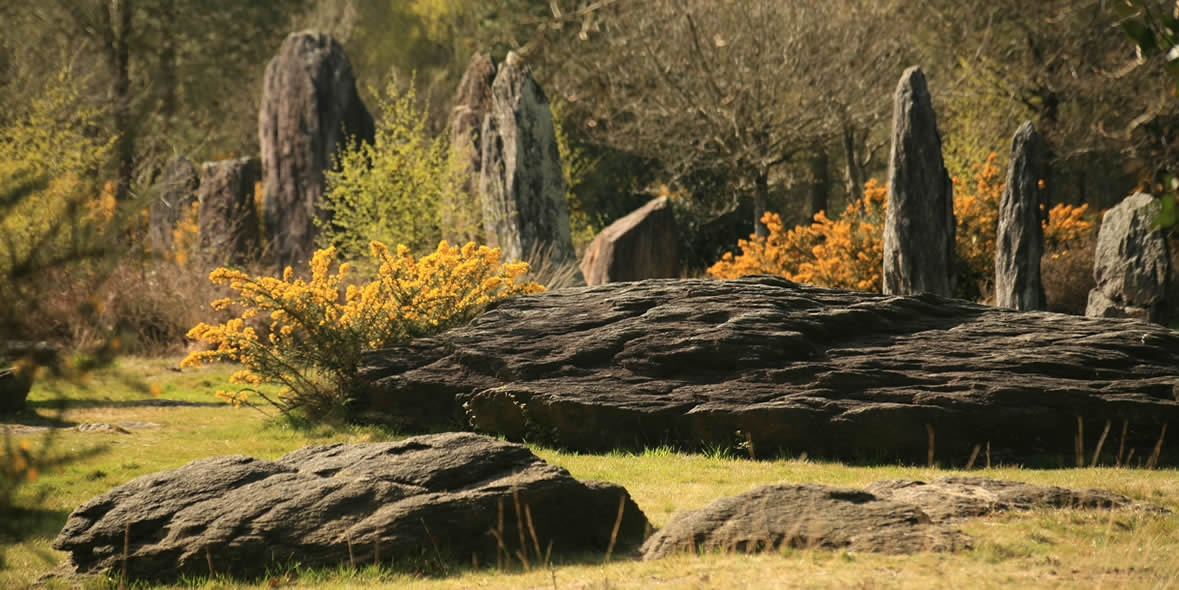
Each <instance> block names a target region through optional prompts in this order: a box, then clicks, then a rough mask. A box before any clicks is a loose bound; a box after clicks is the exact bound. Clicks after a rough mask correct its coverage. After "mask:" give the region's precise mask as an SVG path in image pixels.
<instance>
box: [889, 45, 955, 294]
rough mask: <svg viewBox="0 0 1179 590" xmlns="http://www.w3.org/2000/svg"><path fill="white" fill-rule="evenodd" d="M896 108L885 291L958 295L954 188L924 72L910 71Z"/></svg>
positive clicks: (899, 86)
mask: <svg viewBox="0 0 1179 590" xmlns="http://www.w3.org/2000/svg"><path fill="white" fill-rule="evenodd" d="M894 101H895V102H894V106H893V123H892V125H893V128H892V157H891V159H890V161H889V164H888V214H887V216H886V219H885V225H884V292H885V294H889V295H915V294H917V293H934V294H936V295H945V296H951V295H953V294H954V201H953V195H952V191H953V187H952V185H951V183H950V176H949V174H947V173H946V166H945V164H944V162H943V160H942V140H941V136H940V135H939V134H938V130H937V116H936V114H935V113H934V111H933V103H932V101H931V100H930V96H929V89H928V87H927V86H926V83H925V75H924V74H922V73H921V69H920V68H916V67H912V68H909V69H907V70H905V73H904V74H903V75H902V76H901V81H900V83H899V84H897V90H896V96H895V98H894Z"/></svg>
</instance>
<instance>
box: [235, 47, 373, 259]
mask: <svg viewBox="0 0 1179 590" xmlns="http://www.w3.org/2000/svg"><path fill="white" fill-rule="evenodd" d="M374 133H375V126H374V124H373V118H372V115H370V114H369V112H368V109H367V108H365V106H364V103H363V102H362V101H361V100H360V95H359V94H357V92H356V81H355V79H354V78H353V75H352V65H351V64H350V63H349V61H348V56H347V55H345V54H344V49H343V48H342V47H340V44H339V43H337V42H336V40H335V39H333V38H332V37H331V36H329V35H326V34H323V33H317V32H312V31H304V32H300V33H292V34H290V35H289V36H287V38H286V40H285V41H283V44H282V47H281V48H280V49H279V51H278V55H276V56H275V57H274V59H272V60H271V61H270V64H269V65H267V66H266V77H265V80H264V81H263V85H262V109H261V113H260V114H259V117H258V140H259V143H260V144H261V147H262V168H263V170H264V172H265V180H264V189H263V190H264V194H265V202H264V215H265V218H266V228H267V232H268V233H269V235H270V238H271V239H272V240H273V248H274V253H275V256H276V257H277V262H278V263H279V264H280V265H290V264H294V263H297V262H300V261H305V260H307V259H309V258H310V257H311V253H312V251H313V248H314V240H315V223H314V219H315V218H316V217H317V216H321V215H323V212H322V211H321V210H320V208H319V201H320V198H321V197H322V195H323V192H324V171H325V170H328V169H329V168H330V167H331V166H332V156H333V155H334V154H335V153H336V150H337V149H339V148H340V147H341V146H342V145H343V144H344V142H345V141H346V140H347V139H348V138H349V137H355V138H357V139H359V140H361V141H368V142H371V141H372V140H373V135H374Z"/></svg>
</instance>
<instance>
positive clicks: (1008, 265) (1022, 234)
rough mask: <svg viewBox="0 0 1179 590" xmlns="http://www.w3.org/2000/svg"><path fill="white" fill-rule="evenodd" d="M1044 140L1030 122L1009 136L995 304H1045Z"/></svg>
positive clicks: (1027, 306) (997, 243) (1029, 307)
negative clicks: (1042, 265)
mask: <svg viewBox="0 0 1179 590" xmlns="http://www.w3.org/2000/svg"><path fill="white" fill-rule="evenodd" d="M1046 151H1047V150H1046V148H1045V146H1044V139H1043V138H1042V137H1040V134H1039V133H1038V132H1037V131H1036V128H1035V126H1033V125H1032V122H1031V121H1026V122H1024V124H1023V125H1021V126H1020V127H1019V130H1018V131H1016V132H1015V137H1014V138H1012V140H1011V164H1010V167H1009V168H1008V170H1007V184H1006V186H1005V187H1004V189H1003V197H1002V199H1001V200H1000V202H999V230H998V235H997V236H996V238H995V305H996V306H998V307H1009V308H1012V309H1019V310H1025V311H1026V310H1035V309H1044V308H1045V307H1046V306H1047V302H1046V301H1045V300H1044V286H1043V284H1042V283H1041V282H1040V257H1041V256H1043V255H1044V228H1043V226H1042V225H1041V219H1042V218H1043V217H1042V213H1041V210H1040V206H1041V205H1042V204H1043V203H1044V200H1043V199H1042V198H1041V193H1040V181H1042V180H1043V179H1044V178H1045V164H1044V160H1045V158H1044V156H1045V153H1046Z"/></svg>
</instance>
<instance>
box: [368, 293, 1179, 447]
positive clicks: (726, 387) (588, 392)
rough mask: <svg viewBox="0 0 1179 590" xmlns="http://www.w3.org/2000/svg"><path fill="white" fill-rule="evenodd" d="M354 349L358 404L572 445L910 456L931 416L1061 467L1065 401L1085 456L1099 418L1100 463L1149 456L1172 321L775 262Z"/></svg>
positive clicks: (1171, 350)
mask: <svg viewBox="0 0 1179 590" xmlns="http://www.w3.org/2000/svg"><path fill="white" fill-rule="evenodd" d="M366 361H367V366H366V367H365V368H364V369H363V371H362V372H363V373H364V375H365V376H366V377H367V378H368V379H369V380H370V383H371V386H370V388H369V390H368V391H366V392H364V393H363V395H362V396H361V398H360V399H359V400H358V404H357V410H358V412H359V413H360V414H361V415H362V416H363V417H365V418H367V419H371V420H382V421H388V422H394V423H399V424H401V425H402V426H405V427H410V428H432V427H439V426H446V427H453V426H456V425H464V426H471V427H474V428H476V429H478V430H482V431H486V432H493V433H497V434H501V435H504V436H507V437H510V438H522V437H524V436H529V437H532V438H533V439H536V438H541V439H545V440H548V441H550V442H552V443H555V444H559V445H563V446H565V447H569V448H574V449H582V450H604V449H611V448H616V447H635V446H644V445H660V444H668V443H670V444H677V445H683V446H688V447H698V446H699V445H711V446H715V445H733V444H735V443H738V442H751V443H752V444H753V446H754V449H755V451H756V453H758V454H763V455H764V454H771V453H774V452H777V451H784V452H790V453H800V452H804V451H805V452H807V453H809V454H811V455H812V456H816V455H822V456H832V457H840V458H845V459H852V460H855V459H868V460H881V459H899V460H910V461H911V460H916V461H920V462H922V463H924V462H925V460H926V458H927V453H928V452H929V450H930V449H929V442H930V436H929V433H930V431H932V432H933V433H934V434H935V437H934V438H935V441H936V443H935V448H934V454H935V460H936V461H940V462H943V463H946V464H964V463H966V461H967V459H968V457H969V456H970V454H971V452H972V450H973V449H974V447H975V445H985V444H987V443H990V446H991V449H992V452H993V454H994V456H995V457H996V459H997V460H1014V459H1022V458H1024V457H1030V456H1041V455H1045V454H1047V455H1051V456H1055V457H1059V458H1060V461H1061V463H1063V464H1072V463H1073V456H1074V450H1075V448H1076V447H1075V443H1076V440H1075V439H1076V434H1077V417H1078V416H1079V417H1081V419H1082V423H1083V425H1084V432H1085V433H1089V434H1088V438H1086V439H1085V440H1084V441H1083V442H1084V448H1085V452H1086V453H1091V452H1092V450H1093V447H1094V441H1095V439H1096V436H1094V433H1099V432H1101V431H1102V429H1103V427H1104V425H1105V424H1106V422H1107V420H1108V421H1111V422H1112V424H1113V429H1112V431H1111V434H1110V435H1109V441H1108V442H1107V443H1106V444H1105V446H1104V451H1105V453H1106V457H1105V459H1104V460H1107V461H1111V462H1112V458H1111V457H1110V456H1109V454H1110V453H1115V454H1116V450H1117V449H1118V448H1123V449H1124V452H1126V453H1128V452H1129V450H1130V449H1132V448H1134V449H1137V456H1138V457H1143V456H1144V455H1149V454H1150V452H1151V450H1152V449H1153V447H1154V445H1155V444H1156V442H1157V441H1158V439H1159V435H1160V432H1161V429H1162V427H1163V425H1164V424H1167V423H1170V424H1172V425H1173V426H1172V428H1174V425H1176V424H1179V401H1177V399H1176V398H1177V397H1179V333H1176V332H1174V331H1172V330H1168V329H1166V328H1163V327H1161V326H1157V325H1152V324H1146V323H1143V322H1138V321H1133V320H1112V319H1094V318H1084V317H1078V316H1068V315H1062V314H1053V313H1046V312H1016V311H1012V310H1003V309H996V308H992V307H985V306H981V305H975V304H971V303H966V302H963V301H958V300H952V299H948V298H943V297H940V296H935V295H929V294H927V295H922V296H886V295H879V294H871V293H862V292H854V291H845V290H839V289H826V288H820V287H813V286H808V285H801V284H796V283H793V282H790V281H787V280H785V279H782V278H779V277H772V276H757V277H744V278H741V279H734V280H727V281H714V280H702V279H682V280H675V279H650V280H646V281H639V282H631V283H610V284H606V285H601V286H597V287H584V288H574V289H560V290H553V291H549V292H546V293H542V294H539V295H535V296H528V297H518V298H514V299H510V300H506V301H503V302H499V303H497V304H494V305H493V306H492V307H491V308H490V309H489V310H488V311H486V312H485V313H483V314H482V315H480V316H479V317H477V318H476V319H475V320H474V321H473V322H472V323H471V324H470V325H468V326H466V327H463V328H458V329H454V330H450V331H448V332H445V333H443V334H441V335H438V336H435V337H431V338H422V339H418V340H414V341H412V342H410V343H408V344H406V345H404V346H399V347H395V348H391V349H387V350H382V351H377V352H374V353H372V354H371V355H369V356H368V357H367V359H366ZM1123 423H1124V425H1125V426H1126V436H1125V438H1124V439H1122V438H1121V436H1120V432H1121V427H1122V425H1123ZM927 425H928V428H927ZM1172 431H1173V430H1172ZM1176 440H1179V437H1175V436H1171V437H1168V438H1167V439H1165V440H1164V441H1163V445H1162V456H1163V462H1167V460H1168V456H1169V457H1170V460H1172V461H1173V460H1174V456H1175V453H1174V451H1175V450H1176V449H1177V448H1179V444H1176V442H1175V441H1176Z"/></svg>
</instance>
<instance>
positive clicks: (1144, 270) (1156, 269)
mask: <svg viewBox="0 0 1179 590" xmlns="http://www.w3.org/2000/svg"><path fill="white" fill-rule="evenodd" d="M1158 211H1159V203H1158V201H1157V200H1155V199H1154V197H1152V196H1150V195H1148V194H1145V193H1137V194H1135V195H1131V196H1129V197H1126V199H1125V200H1123V201H1122V202H1121V203H1119V204H1118V205H1117V206H1116V207H1114V208H1113V209H1110V210H1109V211H1106V213H1105V217H1103V218H1102V222H1101V230H1100V231H1099V232H1098V233H1097V251H1096V253H1095V255H1094V264H1093V278H1094V279H1096V281H1097V287H1096V288H1095V289H1093V290H1092V291H1090V292H1089V305H1088V307H1087V308H1086V309H1085V315H1087V316H1092V317H1115V318H1120V317H1128V318H1136V319H1140V320H1146V321H1151V322H1159V323H1162V322H1164V321H1166V320H1167V318H1166V308H1167V302H1166V297H1167V284H1168V282H1169V281H1170V275H1171V256H1170V251H1169V248H1168V246H1167V240H1166V238H1165V237H1164V236H1163V233H1162V232H1161V231H1160V230H1158V229H1156V228H1155V226H1154V223H1155V216H1156V215H1157V213H1158Z"/></svg>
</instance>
